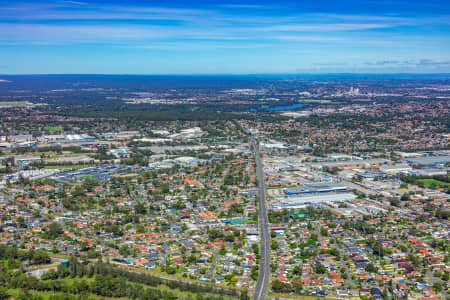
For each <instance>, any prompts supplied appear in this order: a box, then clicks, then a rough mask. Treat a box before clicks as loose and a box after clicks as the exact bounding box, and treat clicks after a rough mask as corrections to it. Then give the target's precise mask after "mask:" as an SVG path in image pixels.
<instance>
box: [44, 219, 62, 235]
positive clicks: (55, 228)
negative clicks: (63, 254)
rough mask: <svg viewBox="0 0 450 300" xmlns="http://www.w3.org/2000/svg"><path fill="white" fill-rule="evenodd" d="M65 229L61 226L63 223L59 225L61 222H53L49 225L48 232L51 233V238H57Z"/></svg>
mask: <svg viewBox="0 0 450 300" xmlns="http://www.w3.org/2000/svg"><path fill="white" fill-rule="evenodd" d="M63 232H64V231H63V229H62V227H61V225H59V223H57V222H52V223H51V224H50V225H49V226H48V227H47V234H48V235H49V237H50V238H51V239H55V238H57V237H58V236H59V235H60V234H62V233H63Z"/></svg>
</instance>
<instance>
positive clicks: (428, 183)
mask: <svg viewBox="0 0 450 300" xmlns="http://www.w3.org/2000/svg"><path fill="white" fill-rule="evenodd" d="M419 182H422V183H423V185H424V186H425V187H427V188H430V187H432V186H433V185H435V186H439V187H443V188H448V187H450V183H447V182H443V181H439V180H436V179H418V180H417V183H419Z"/></svg>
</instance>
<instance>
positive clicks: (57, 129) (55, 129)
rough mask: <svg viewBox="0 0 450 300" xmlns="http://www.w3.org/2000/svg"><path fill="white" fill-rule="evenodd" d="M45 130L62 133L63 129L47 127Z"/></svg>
mask: <svg viewBox="0 0 450 300" xmlns="http://www.w3.org/2000/svg"><path fill="white" fill-rule="evenodd" d="M44 130H46V131H53V132H61V131H62V130H63V129H62V127H61V126H46V127H44Z"/></svg>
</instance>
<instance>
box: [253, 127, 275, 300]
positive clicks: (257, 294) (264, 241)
mask: <svg viewBox="0 0 450 300" xmlns="http://www.w3.org/2000/svg"><path fill="white" fill-rule="evenodd" d="M250 138H251V141H252V146H253V150H254V152H255V161H256V169H257V178H258V199H259V203H258V210H259V217H258V224H259V236H260V253H261V259H260V266H259V277H258V282H257V283H256V287H255V291H254V293H253V299H254V300H260V299H264V297H265V295H266V291H267V286H268V285H269V278H270V235H269V219H268V218H267V208H266V197H265V191H264V190H265V187H264V173H263V168H262V164H261V157H260V153H259V143H258V144H257V143H256V141H255V138H254V136H253V135H252V136H250Z"/></svg>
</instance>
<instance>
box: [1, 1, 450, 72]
mask: <svg viewBox="0 0 450 300" xmlns="http://www.w3.org/2000/svg"><path fill="white" fill-rule="evenodd" d="M342 72H349V73H450V1H448V0H447V1H444V0H441V1H438V0H427V1H425V0H423V1H418V0H398V1H388V0H368V1H364V0H341V1H337V0H308V1H304V0H297V1H283V0H278V1H257V2H256V1H245V0H241V1H215V0H210V1H186V0H184V1H170V0H166V1H144V0H142V1H106V0H105V1H83V0H80V1H78V0H73V1H69V0H68V1H63V0H61V1H59V0H58V1H57V0H53V1H50V0H41V1H21V0H16V1H11V0H0V74H51V73H77V74H82V73H90V74H92V73H94V74H257V73H342Z"/></svg>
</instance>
